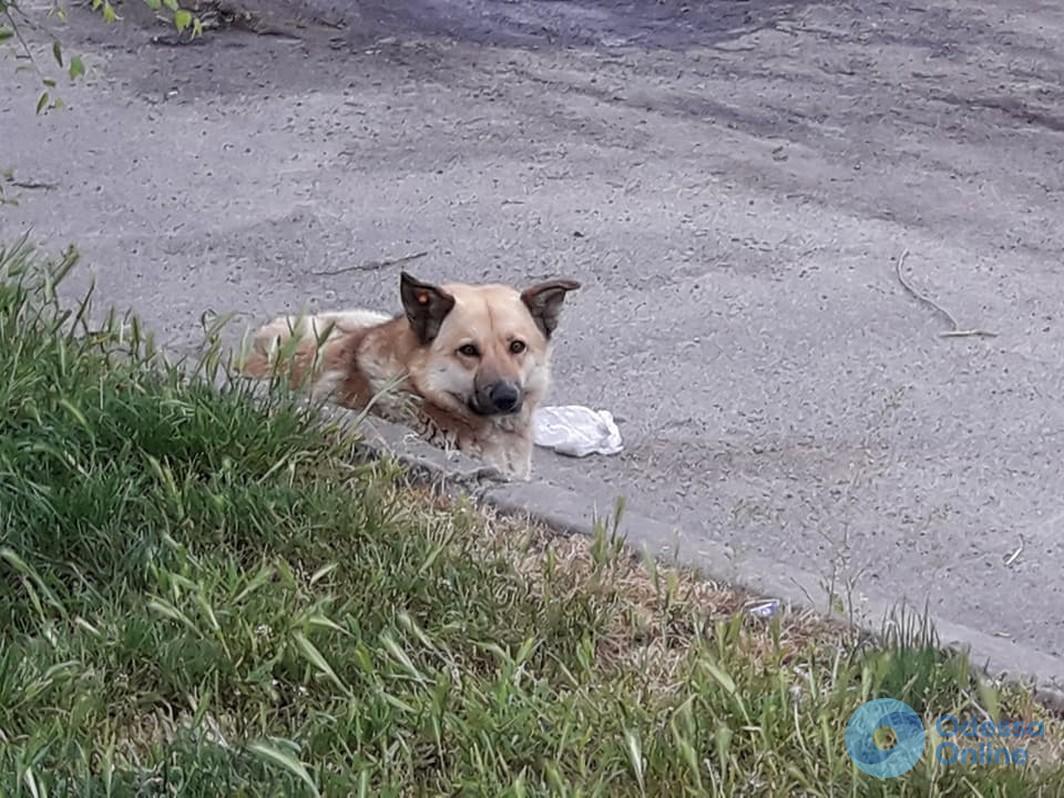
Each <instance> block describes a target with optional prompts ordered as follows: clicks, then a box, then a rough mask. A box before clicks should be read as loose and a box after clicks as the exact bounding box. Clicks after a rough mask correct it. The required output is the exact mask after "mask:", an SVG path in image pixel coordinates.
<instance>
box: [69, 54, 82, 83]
mask: <svg viewBox="0 0 1064 798" xmlns="http://www.w3.org/2000/svg"><path fill="white" fill-rule="evenodd" d="M84 74H85V64H83V63H82V61H81V56H80V55H76V56H74V57H73V58H71V59H70V79H71V80H77V79H78V78H79V77H81V76H82V75H84Z"/></svg>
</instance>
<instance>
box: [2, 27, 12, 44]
mask: <svg viewBox="0 0 1064 798" xmlns="http://www.w3.org/2000/svg"><path fill="white" fill-rule="evenodd" d="M14 35H15V32H14V31H13V30H11V28H0V42H6V41H7V40H8V39H10V38H11V37H12V36H14Z"/></svg>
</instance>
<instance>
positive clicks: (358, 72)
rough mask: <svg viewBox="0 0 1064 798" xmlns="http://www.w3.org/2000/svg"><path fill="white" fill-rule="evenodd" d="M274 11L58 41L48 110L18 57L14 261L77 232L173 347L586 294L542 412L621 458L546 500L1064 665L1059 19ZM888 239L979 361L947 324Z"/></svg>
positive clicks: (564, 6) (703, 9) (768, 7)
mask: <svg viewBox="0 0 1064 798" xmlns="http://www.w3.org/2000/svg"><path fill="white" fill-rule="evenodd" d="M256 1H257V2H260V3H264V2H266V0H256ZM309 2H317V0H308V3H309ZM256 8H257V9H258V10H259V11H260V12H262V16H261V17H260V18H261V19H262V20H264V22H262V23H261V25H273V26H275V27H277V28H280V29H281V31H282V32H283V31H284V30H287V31H289V33H294V34H295V35H294V36H284V35H272V36H263V35H254V34H252V33H248V32H245V31H235V30H230V31H226V32H222V33H212V34H210V35H208V36H207V37H206V38H205V39H204V40H203V41H202V42H201V43H199V44H197V45H196V46H187V47H174V46H168V45H167V44H166V43H165V42H162V43H152V41H151V40H152V37H153V36H157V35H164V36H165V34H166V31H165V30H164V29H162V28H153V27H150V26H147V25H146V24H145V22H144V20H143V19H141V18H140V17H141V16H142V15H140V14H137V13H134V12H133V11H130V12H129V16H130V17H131V19H128V20H127V24H125V25H123V26H120V27H112V28H109V29H105V28H104V27H103V26H102V25H91V26H90V27H89V29H88V30H87V31H86V32H85V33H84V34H78V35H75V34H70V35H69V38H70V41H69V45H70V47H71V48H74V49H78V48H80V49H81V50H82V51H83V52H85V53H86V62H87V63H88V65H89V66H90V68H91V80H90V81H89V83H88V85H87V86H85V87H83V88H81V89H71V90H66V91H64V98H65V99H66V100H67V102H68V103H69V105H70V108H69V110H67V111H66V112H64V113H61V114H51V115H48V116H44V117H40V118H34V117H33V114H32V106H33V103H34V100H35V94H34V92H33V86H32V85H31V84H30V81H29V78H28V77H27V76H26V75H25V74H18V75H16V73H15V72H14V71H13V69H12V64H11V62H10V59H8V60H6V61H5V62H4V63H3V64H0V66H2V69H3V72H2V75H3V77H2V80H0V131H2V134H0V166H7V167H11V166H14V167H15V168H16V169H17V172H16V178H18V179H21V180H23V181H29V182H31V183H49V184H54V185H55V186H56V187H55V188H54V189H51V190H48V189H21V190H18V193H19V194H20V205H19V206H18V207H15V208H5V209H3V210H2V211H0V228H2V230H0V233H2V237H3V238H4V239H7V240H10V239H11V238H13V237H14V236H15V235H16V234H17V233H19V232H20V231H22V230H23V229H25V227H26V226H28V225H31V224H32V225H34V226H35V231H36V234H37V235H38V236H40V237H42V238H46V239H47V240H48V241H50V243H51V246H52V248H53V250H54V249H57V248H58V247H59V246H60V245H62V244H65V243H67V242H70V241H73V242H76V243H77V244H78V245H79V246H80V248H81V249H82V250H83V252H84V253H85V254H86V256H87V259H88V260H89V261H90V262H91V264H92V265H93V267H94V268H95V270H96V272H97V275H98V285H99V292H100V295H101V296H102V297H103V298H105V299H106V300H107V301H110V302H113V303H116V304H119V305H122V306H128V305H133V306H135V307H137V308H138V309H139V311H140V312H141V313H142V315H143V316H145V317H146V318H147V319H148V320H150V322H151V323H152V324H153V325H154V326H155V328H156V329H157V330H158V331H159V332H160V333H161V337H162V338H164V339H165V340H167V341H168V342H169V344H170V346H172V347H173V348H175V349H177V350H181V349H183V348H187V347H188V346H189V345H190V344H191V343H192V342H193V341H194V340H195V336H196V331H195V327H196V323H197V319H198V318H199V317H200V315H201V313H203V312H204V311H205V310H208V309H212V310H215V311H220V312H225V311H236V312H239V313H242V314H245V315H244V316H243V317H242V318H243V319H244V320H245V321H246V322H247V323H248V324H251V323H254V322H255V321H257V320H259V319H261V318H262V317H263V316H264V315H266V314H269V313H272V312H275V311H281V310H285V309H296V308H298V307H299V306H300V303H301V302H303V301H304V300H306V301H308V302H309V303H310V307H318V308H323V307H326V306H337V305H349V304H360V305H380V306H383V307H388V308H393V307H395V305H396V282H397V274H396V273H395V272H396V269H390V268H384V269H379V270H366V271H361V272H359V271H354V272H349V273H346V274H344V275H342V276H337V277H326V276H316V275H315V274H314V273H315V272H322V271H329V270H337V269H342V268H345V267H349V266H353V265H358V264H364V263H366V262H369V261H373V260H379V259H382V258H394V257H397V256H402V255H405V254H410V253H414V252H419V251H423V250H424V251H428V252H429V253H430V256H429V257H426V258H424V259H422V260H421V261H420V262H419V263H418V264H417V267H418V268H417V271H418V273H420V274H422V275H424V276H425V277H427V278H430V279H431V278H445V277H446V278H457V279H465V280H484V279H491V280H505V281H508V282H516V283H521V282H524V281H530V280H533V279H537V278H541V277H544V276H546V275H551V274H566V275H572V276H574V277H577V278H579V279H581V280H582V281H583V282H584V283H585V286H586V287H585V289H584V290H583V291H582V292H580V294H579V296H578V298H576V299H575V300H574V302H573V303H572V305H571V306H570V307H569V310H568V314H567V317H566V319H565V323H564V330H563V332H562V333H561V336H560V339H559V347H560V348H559V352H558V358H557V385H556V389H555V392H554V399H555V400H556V401H557V402H576V403H582V404H590V405H593V406H596V407H605V408H608V409H610V410H612V411H613V412H614V413H616V414H617V415H618V416H620V417H621V418H622V419H623V420H624V423H623V427H622V428H623V432H624V435H625V436H626V440H627V449H626V451H625V452H624V454H623V455H621V456H618V457H616V458H612V459H599V460H594V459H592V460H587V461H567V460H562V459H559V458H557V457H554V456H552V455H550V454H548V453H544V452H541V453H540V454H539V455H538V460H537V469H538V472H539V474H540V475H542V476H544V477H546V478H548V479H551V480H554V481H558V482H562V483H564V484H566V485H569V486H573V485H576V486H588V487H587V490H588V495H589V496H592V495H596V493H597V495H602V491H601V487H599V488H596V487H595V486H601V485H602V484H603V483H605V484H606V486H607V489H608V491H612V492H613V493H624V494H626V495H627V496H628V498H629V501H630V503H632V504H635V505H637V506H639V507H640V508H641V509H642V510H643V511H645V512H647V513H648V514H651V515H655V516H658V517H661V518H663V519H667V520H669V521H671V522H674V523H676V524H677V525H680V526H682V527H683V528H684V529H685V530H686V532H687V537H686V540H687V541H688V544H687V545H688V546H691V547H696V548H697V545H698V542H699V541H700V540H713V541H717V542H724V543H726V544H728V545H729V546H730V547H731V550H732V551H733V552H734V556H735V557H736V558H742V557H744V556H749V555H752V554H758V555H767V556H770V557H773V558H778V559H779V560H782V561H785V562H787V563H791V564H793V565H794V567H795V568H801V569H805V570H809V571H815V572H817V573H820V574H823V575H824V576H825V578H826V579H828V580H830V578H831V575H832V574H834V575H835V579H836V581H837V582H838V583H840V584H841V583H844V582H847V581H849V580H854V579H856V585H857V589H858V592H861V591H863V592H864V593H866V594H869V595H872V596H878V597H880V598H882V597H888V598H889V597H901V596H907V597H908V598H910V599H911V600H915V601H918V602H919V601H922V600H923V598H925V597H926V598H927V599H929V601H930V603H931V607H932V608H933V609H934V610H935V611H936V612H938V613H940V614H941V615H943V616H945V617H947V618H950V619H952V620H954V621H957V622H960V623H964V624H970V625H972V626H975V627H976V628H978V629H980V630H982V631H984V632H987V633H991V634H1000V635H1004V636H1007V637H1008V638H1009V639H1012V640H1015V641H1017V643H1020V644H1023V645H1026V646H1033V647H1035V648H1037V649H1039V650H1040V651H1042V652H1045V653H1047V654H1050V655H1054V656H1064V621H1062V620H1061V619H1062V618H1064V589H1062V588H1064V577H1062V572H1064V567H1062V566H1064V491H1062V490H1061V487H1062V484H1064V480H1062V474H1064V465H1062V453H1064V378H1062V368H1061V365H1062V357H1064V342H1062V341H1064V338H1062V335H1064V319H1062V311H1064V273H1062V272H1064V266H1062V256H1064V193H1062V192H1064V166H1062V160H1064V157H1062V156H1064V6H1062V5H1061V4H1059V3H1057V4H1054V3H1040V2H1034V1H1033V0H1006V1H1005V2H1001V3H993V4H975V3H963V2H951V1H950V0H906V1H905V2H900V0H891V2H878V3H855V2H854V3H830V4H821V3H803V2H767V1H766V0H750V1H749V2H740V1H739V0H729V1H728V2H700V1H699V0H689V2H687V3H686V4H682V5H681V4H680V3H679V2H676V1H675V0H667V1H666V2H658V3H652V2H649V1H648V2H641V3H625V4H622V3H617V2H608V1H607V0H582V1H581V0H574V2H547V1H546V0H538V1H535V2H534V1H532V0H512V2H502V1H498V2H487V0H465V1H464V2H462V1H459V2H446V3H445V2H442V0H436V2H433V1H432V0H406V2H399V0H396V1H395V2H386V1H385V0H378V2H376V3H375V4H374V3H362V4H357V8H356V7H353V6H351V5H350V4H349V5H347V6H345V5H343V4H339V3H333V4H332V5H331V6H328V5H324V4H321V3H318V4H317V5H312V4H307V5H304V6H301V7H299V8H295V7H288V8H287V10H286V9H284V8H280V7H274V8H268V7H267V6H265V5H259V6H257V7H256ZM297 18H298V20H302V22H303V23H305V24H304V26H303V27H296V26H295V25H294V24H293V23H294V22H295V21H297ZM79 19H80V18H79ZM335 23H344V26H343V27H340V28H336V27H329V24H335ZM286 26H287V27H286ZM260 29H261V27H260ZM274 32H275V33H276V32H277V31H276V30H275V31H274ZM903 250H908V252H909V253H910V254H909V256H908V259H907V260H906V262H905V270H906V274H907V277H908V279H909V280H910V281H911V282H912V284H913V285H914V286H916V287H917V288H918V290H920V291H922V292H924V293H926V294H928V295H929V296H931V297H933V298H934V299H935V300H936V301H937V302H938V303H939V304H941V305H942V306H944V307H945V308H947V309H948V310H949V311H950V312H951V313H953V315H954V316H955V317H956V319H957V321H958V323H959V324H960V325H961V326H962V327H965V328H969V327H973V328H983V329H986V330H990V331H993V332H996V333H998V335H997V337H994V338H982V337H961V338H945V337H941V336H940V333H941V332H943V331H944V330H946V329H949V325H948V323H947V322H946V321H945V320H944V318H942V317H941V316H940V315H938V314H937V313H936V312H935V311H934V310H932V309H931V308H930V307H928V306H926V305H923V304H921V303H920V302H918V301H916V300H915V299H914V298H913V297H912V296H910V295H909V294H908V293H906V292H905V290H904V289H903V288H902V286H901V285H900V284H899V282H898V280H897V278H896V276H895V271H894V269H895V262H896V259H897V258H898V256H899V254H900V253H901V252H902V251H903ZM1021 547H1022V551H1020V553H1019V554H1018V555H1016V556H1012V555H1013V554H1014V553H1015V552H1016V551H1017V550H1020V549H1021Z"/></svg>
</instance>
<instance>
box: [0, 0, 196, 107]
mask: <svg viewBox="0 0 1064 798" xmlns="http://www.w3.org/2000/svg"><path fill="white" fill-rule="evenodd" d="M143 1H144V3H145V4H146V5H147V6H148V8H150V9H151V10H152V11H154V12H155V13H156V15H157V16H160V15H161V16H162V18H163V19H164V20H166V21H169V22H170V23H171V24H173V26H174V27H175V28H176V29H177V32H178V34H179V35H180V34H183V33H186V32H188V34H189V36H190V38H196V37H197V36H200V35H201V34H202V33H203V23H202V22H201V21H200V19H199V17H197V16H195V15H194V14H193V13H192V12H191V11H189V10H188V9H185V8H182V7H181V6H180V4H179V3H178V0H143ZM91 7H92V10H93V11H96V12H98V13H99V14H100V16H101V17H102V18H103V21H104V22H106V23H109V24H110V23H113V22H118V21H120V20H121V19H122V18H121V17H120V16H119V15H118V13H117V12H116V11H115V8H114V5H112V3H111V0H91ZM48 16H49V17H51V16H55V17H56V18H57V19H58V20H59V21H60V22H66V19H67V15H66V11H65V10H64V9H63V7H62V6H61V5H59V4H58V0H57V3H56V5H54V6H53V7H52V9H51V11H49V13H48ZM26 31H34V32H36V33H39V34H43V35H44V36H45V37H46V38H47V39H48V40H50V41H51V52H52V57H53V58H54V59H55V62H56V64H58V66H59V68H60V69H62V70H65V71H66V73H67V75H68V76H69V77H70V80H71V81H76V80H77V79H78V78H80V77H83V76H84V75H85V62H84V61H83V60H82V58H81V56H80V55H75V56H72V57H70V58H69V59H68V58H66V57H65V54H64V52H63V45H62V42H61V41H60V39H59V37H58V36H56V35H55V34H54V33H53V32H52V31H51V30H50V29H49V28H48V27H46V26H44V25H42V24H40V23H39V22H37V21H36V20H35V19H33V17H32V16H30V14H29V13H27V12H26V11H24V10H23V9H22V7H21V6H20V5H19V2H18V0H0V47H3V46H5V45H6V46H14V47H15V48H16V49H17V50H18V53H17V55H16V58H19V59H21V60H24V61H26V62H27V63H28V64H29V68H30V69H32V70H33V71H34V72H35V73H36V74H37V76H38V77H39V78H40V81H41V84H42V86H43V87H44V90H43V91H42V92H41V94H40V96H39V97H38V98H37V113H38V114H39V113H42V112H43V111H46V110H52V109H58V108H62V107H63V102H62V100H61V99H60V98H59V97H58V96H56V94H55V89H56V86H57V81H56V79H55V78H53V77H49V76H48V75H47V74H46V73H45V71H44V69H42V67H41V64H40V62H39V61H38V60H37V57H36V56H35V55H34V51H33V48H32V46H31V44H30V42H29V41H27V39H26V36H25V32H26Z"/></svg>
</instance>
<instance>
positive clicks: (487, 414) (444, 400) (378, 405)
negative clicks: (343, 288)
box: [244, 272, 580, 479]
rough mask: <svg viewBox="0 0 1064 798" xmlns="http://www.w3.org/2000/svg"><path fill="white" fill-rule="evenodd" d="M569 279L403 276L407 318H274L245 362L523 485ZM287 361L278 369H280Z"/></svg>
mask: <svg viewBox="0 0 1064 798" xmlns="http://www.w3.org/2000/svg"><path fill="white" fill-rule="evenodd" d="M579 287H580V284H579V283H577V282H575V281H573V280H550V281H548V282H544V283H539V284H538V285H534V286H532V287H531V288H528V289H526V290H525V291H523V292H521V293H518V292H517V291H516V290H514V289H513V288H509V287H506V286H502V285H479V286H473V285H462V284H454V285H443V286H435V285H430V284H429V283H423V282H421V281H419V280H415V279H414V278H413V277H411V276H410V275H408V274H406V273H405V272H404V273H403V274H402V275H401V277H400V294H401V297H402V302H403V310H404V312H403V313H402V314H400V315H398V316H395V317H394V318H391V317H388V316H385V315H383V314H380V313H375V312H372V311H365V310H354V311H346V312H342V313H324V314H319V315H316V316H310V317H306V318H302V319H300V318H296V317H284V318H279V319H274V320H273V321H272V322H270V323H269V324H267V325H266V326H265V327H263V328H262V329H260V330H259V331H258V332H257V333H256V335H255V339H254V343H253V347H252V351H251V353H250V355H249V357H248V358H247V360H246V362H245V364H244V371H245V373H246V374H247V375H248V376H251V377H256V378H260V379H261V378H265V377H269V376H270V375H271V374H275V373H283V374H287V376H288V378H289V379H290V380H291V381H292V383H293V384H295V385H302V384H305V383H306V381H307V380H308V378H309V381H310V385H311V388H312V392H313V393H314V394H315V395H318V396H321V395H322V394H325V395H327V396H329V397H330V398H331V399H333V400H334V401H336V402H338V403H339V404H342V405H344V406H346V407H351V408H356V409H366V408H368V409H369V412H372V413H374V414H375V415H378V416H381V417H382V418H386V419H390V420H392V421H399V422H401V423H406V424H409V425H411V426H413V427H414V428H415V429H416V430H417V431H418V432H419V433H420V434H421V435H422V436H423V437H425V438H426V439H427V440H429V441H430V442H432V443H434V444H436V445H438V446H441V447H444V448H452V447H453V448H457V449H459V450H461V451H463V452H465V453H467V454H471V455H474V456H477V457H481V458H483V459H484V460H485V461H487V462H488V463H489V464H491V465H494V466H496V467H497V468H499V470H501V471H502V472H503V473H506V474H508V475H511V476H517V477H520V478H524V479H527V478H529V476H530V475H531V470H532V412H533V410H535V408H536V406H537V405H538V404H539V403H540V401H542V399H543V398H544V396H545V395H546V392H547V388H548V385H549V383H550V355H551V335H552V334H553V332H554V330H555V328H556V327H557V325H558V317H559V314H560V312H561V308H562V303H563V302H564V300H565V295H566V293H568V292H569V291H573V290H575V289H577V288H579ZM283 355H287V356H288V359H287V362H286V363H285V368H286V369H287V370H286V371H283V372H279V371H278V370H277V364H278V361H279V359H281V357H282V356H283Z"/></svg>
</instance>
